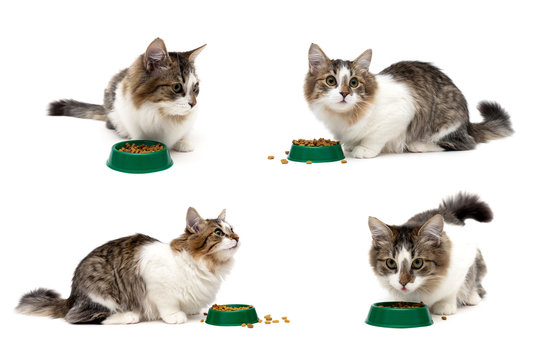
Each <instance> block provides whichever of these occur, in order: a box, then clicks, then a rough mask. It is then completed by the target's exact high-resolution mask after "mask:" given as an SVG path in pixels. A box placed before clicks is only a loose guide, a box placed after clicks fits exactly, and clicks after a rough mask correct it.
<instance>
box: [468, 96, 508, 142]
mask: <svg viewBox="0 0 540 360" xmlns="http://www.w3.org/2000/svg"><path fill="white" fill-rule="evenodd" d="M477 108H478V110H479V111H480V114H481V115H482V117H483V118H484V121H483V122H481V123H469V125H468V129H467V130H468V132H469V134H470V135H471V136H472V137H473V138H474V140H475V141H476V143H485V142H488V141H490V140H495V139H500V138H504V137H507V136H510V135H512V134H513V133H514V130H513V129H512V123H511V122H510V115H508V113H507V112H506V110H504V109H503V108H502V106H501V105H499V104H497V103H496V102H488V101H481V102H480V103H479V104H478V106H477Z"/></svg>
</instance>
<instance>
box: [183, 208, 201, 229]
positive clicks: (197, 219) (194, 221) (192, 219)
mask: <svg viewBox="0 0 540 360" xmlns="http://www.w3.org/2000/svg"><path fill="white" fill-rule="evenodd" d="M202 221H203V218H201V216H200V215H199V213H198V212H197V210H195V209H194V208H192V207H190V208H189V209H188V211H187V215H186V230H187V231H189V232H190V233H192V234H196V233H198V232H199V231H200V230H201V229H200V226H199V225H200V223H201V222H202Z"/></svg>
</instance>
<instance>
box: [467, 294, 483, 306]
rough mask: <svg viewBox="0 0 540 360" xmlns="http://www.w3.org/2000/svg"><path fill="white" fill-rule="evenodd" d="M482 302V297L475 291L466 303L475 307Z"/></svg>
mask: <svg viewBox="0 0 540 360" xmlns="http://www.w3.org/2000/svg"><path fill="white" fill-rule="evenodd" d="M481 300H482V298H481V297H480V295H478V293H477V292H476V291H474V292H473V293H472V294H471V295H469V297H468V298H467V300H466V301H465V305H468V306H475V305H478V304H479V303H480V301H481Z"/></svg>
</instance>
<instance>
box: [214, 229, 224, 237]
mask: <svg viewBox="0 0 540 360" xmlns="http://www.w3.org/2000/svg"><path fill="white" fill-rule="evenodd" d="M214 234H216V235H218V236H222V235H223V231H221V230H220V229H216V230H214Z"/></svg>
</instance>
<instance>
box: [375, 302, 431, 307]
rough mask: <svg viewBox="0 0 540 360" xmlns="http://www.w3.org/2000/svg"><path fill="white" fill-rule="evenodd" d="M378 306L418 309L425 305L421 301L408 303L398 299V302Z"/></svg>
mask: <svg viewBox="0 0 540 360" xmlns="http://www.w3.org/2000/svg"><path fill="white" fill-rule="evenodd" d="M378 306H379V307H383V308H392V309H418V308H421V307H424V306H425V305H424V303H423V302H420V303H410V302H404V301H400V302H396V303H392V304H389V305H378Z"/></svg>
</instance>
